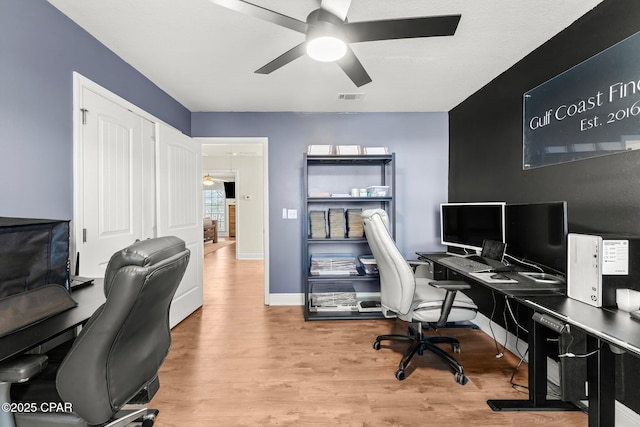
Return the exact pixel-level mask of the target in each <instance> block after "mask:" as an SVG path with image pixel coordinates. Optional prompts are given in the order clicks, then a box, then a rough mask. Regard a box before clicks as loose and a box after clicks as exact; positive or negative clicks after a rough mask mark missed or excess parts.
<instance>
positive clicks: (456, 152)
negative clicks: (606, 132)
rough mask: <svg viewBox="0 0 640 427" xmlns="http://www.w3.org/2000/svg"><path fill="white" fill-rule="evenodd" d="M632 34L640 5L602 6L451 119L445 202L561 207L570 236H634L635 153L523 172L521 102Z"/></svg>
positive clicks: (639, 188) (638, 175)
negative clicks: (543, 203)
mask: <svg viewBox="0 0 640 427" xmlns="http://www.w3.org/2000/svg"><path fill="white" fill-rule="evenodd" d="M638 31H640V3H638V2H634V1H632V0H615V1H612V0H606V1H604V2H603V3H601V4H600V6H598V7H596V8H595V9H593V10H592V11H591V12H590V13H588V14H586V15H585V16H584V17H582V18H581V19H579V20H578V21H576V22H575V23H574V24H573V25H571V26H570V27H569V28H567V29H566V30H564V31H563V32H561V33H560V34H558V35H557V36H556V37H554V38H553V39H551V40H549V41H548V42H547V43H545V44H544V45H542V46H541V47H540V48H538V49H536V50H535V51H534V52H532V53H531V54H529V55H528V56H527V57H525V58H524V59H523V60H521V61H520V62H518V63H517V64H516V65H514V66H513V67H511V68H510V69H509V70H507V71H505V72H504V73H503V74H501V75H500V76H498V77H497V78H496V79H494V80H493V81H492V82H490V83H489V84H487V85H486V86H484V87H483V88H482V89H480V90H479V91H478V92H476V93H475V94H474V95H472V96H471V97H469V98H468V99H467V100H465V101H464V102H462V103H461V104H460V105H458V106H457V107H456V108H454V109H453V110H452V111H450V113H449V135H450V142H449V144H450V151H449V156H450V157H449V200H450V201H475V200H503V201H506V202H508V203H518V202H537V201H552V200H566V201H567V202H568V211H569V218H568V219H569V229H570V231H600V232H627V233H634V234H640V221H639V220H638V218H639V215H640V167H638V166H640V152H639V151H635V152H628V153H622V154H613V155H610V156H605V157H599V158H593V159H587V160H580V161H576V162H572V163H564V164H559V165H554V166H546V167H542V168H537V169H530V170H523V169H522V114H523V110H522V97H523V94H524V93H525V92H527V91H528V90H530V89H531V88H533V87H535V86H537V85H539V84H541V83H544V82H545V81H546V80H548V79H550V78H552V77H554V76H556V75H558V74H560V73H562V72H563V71H565V70H567V69H569V68H571V67H572V66H574V65H576V64H578V63H580V62H582V61H584V60H585V59H588V58H590V57H592V56H593V55H595V54H597V53H599V52H600V51H602V50H604V49H606V48H608V47H610V46H612V45H614V44H615V43H617V42H619V41H620V40H622V39H624V38H626V37H628V36H630V35H632V34H634V33H636V32H638ZM638 71H639V72H640V70H638ZM639 77H640V76H639Z"/></svg>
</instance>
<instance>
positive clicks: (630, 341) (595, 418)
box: [517, 295, 640, 427]
mask: <svg viewBox="0 0 640 427" xmlns="http://www.w3.org/2000/svg"><path fill="white" fill-rule="evenodd" d="M517 300H518V301H519V302H521V303H522V304H524V305H526V306H528V307H530V308H532V309H533V310H535V311H538V312H541V313H545V314H548V315H550V316H552V317H554V318H556V319H559V320H561V321H562V322H565V323H568V324H569V325H571V326H573V327H575V328H578V329H581V330H583V331H584V332H585V333H586V334H587V353H590V352H591V351H594V350H599V351H598V352H597V353H596V354H594V355H593V356H591V357H589V358H587V382H588V383H589V427H596V426H606V427H608V426H613V425H615V369H614V366H615V361H614V352H613V351H612V349H611V347H610V346H614V347H613V349H614V351H615V352H620V350H623V351H626V352H629V353H631V354H632V355H634V356H636V357H640V323H639V322H637V321H635V320H633V319H631V317H629V313H626V312H624V311H621V310H616V309H609V308H599V307H592V306H590V305H588V304H585V303H583V302H580V301H576V300H574V299H571V298H568V297H566V296H559V295H558V296H553V297H544V298H540V297H525V298H517Z"/></svg>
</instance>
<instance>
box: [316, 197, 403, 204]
mask: <svg viewBox="0 0 640 427" xmlns="http://www.w3.org/2000/svg"><path fill="white" fill-rule="evenodd" d="M391 200H393V197H307V201H308V202H309V203H367V202H376V203H379V202H390V201H391Z"/></svg>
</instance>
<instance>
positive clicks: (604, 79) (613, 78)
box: [523, 33, 640, 169]
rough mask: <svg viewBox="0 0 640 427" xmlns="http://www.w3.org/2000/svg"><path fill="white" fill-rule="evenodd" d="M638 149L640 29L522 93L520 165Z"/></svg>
mask: <svg viewBox="0 0 640 427" xmlns="http://www.w3.org/2000/svg"><path fill="white" fill-rule="evenodd" d="M639 148H640V33H636V34H634V35H633V36H630V37H628V38H627V39H625V40H623V41H621V42H619V43H617V44H616V45H614V46H612V47H610V48H608V49H606V50H604V51H602V52H600V53H599V54H597V55H595V56H593V57H591V58H589V59H587V60H586V61H584V62H582V63H580V64H578V65H576V66H575V67H573V68H571V69H569V70H567V71H565V72H564V73H562V74H560V75H558V76H556V77H554V78H552V79H551V80H549V81H547V82H545V83H543V84H541V85H540V86H538V87H536V88H534V89H531V90H530V91H529V92H527V93H525V94H524V120H523V169H531V168H536V167H540V166H547V165H552V164H557V163H564V162H570V161H574V160H580V159H586V158H590V157H595V156H602V155H606V154H614V153H620V152H625V151H628V150H636V149H639Z"/></svg>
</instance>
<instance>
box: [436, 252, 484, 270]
mask: <svg viewBox="0 0 640 427" xmlns="http://www.w3.org/2000/svg"><path fill="white" fill-rule="evenodd" d="M438 262H439V263H440V264H442V265H445V266H447V267H454V268H457V269H459V270H462V271H464V272H465V273H482V272H483V271H491V270H492V267H491V266H490V265H487V264H483V263H481V262H478V261H474V260H472V259H469V258H464V257H459V256H448V257H444V258H440V259H439V260H438Z"/></svg>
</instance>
